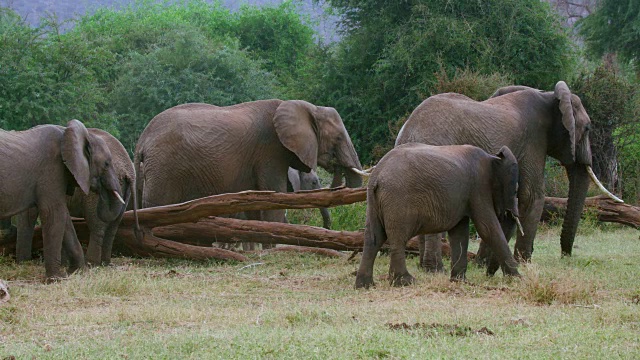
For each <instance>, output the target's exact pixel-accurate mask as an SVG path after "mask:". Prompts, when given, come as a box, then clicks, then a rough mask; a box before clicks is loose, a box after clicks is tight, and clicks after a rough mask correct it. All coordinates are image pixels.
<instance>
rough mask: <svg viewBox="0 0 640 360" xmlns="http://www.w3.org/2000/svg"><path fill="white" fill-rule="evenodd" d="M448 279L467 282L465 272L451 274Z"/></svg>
mask: <svg viewBox="0 0 640 360" xmlns="http://www.w3.org/2000/svg"><path fill="white" fill-rule="evenodd" d="M449 281H451V282H463V283H466V282H467V274H466V273H461V274H455V275H454V274H451V277H450V278H449Z"/></svg>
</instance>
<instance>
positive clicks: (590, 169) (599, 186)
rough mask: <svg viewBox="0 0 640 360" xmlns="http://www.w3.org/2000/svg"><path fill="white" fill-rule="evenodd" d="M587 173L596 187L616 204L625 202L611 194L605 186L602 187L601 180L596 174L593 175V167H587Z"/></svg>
mask: <svg viewBox="0 0 640 360" xmlns="http://www.w3.org/2000/svg"><path fill="white" fill-rule="evenodd" d="M587 172H588V173H589V176H590V177H591V180H592V181H593V183H594V184H596V186H598V189H600V191H602V192H603V193H604V194H605V195H607V196H608V197H609V198H611V199H612V200H613V201H615V202H619V203H623V202H624V201H623V200H622V199H620V198H619V197H617V196H615V195H613V194H612V193H611V192H609V190H607V188H605V187H604V185H602V183H601V182H600V180H598V178H597V177H596V174H594V173H593V169H592V168H591V166H587Z"/></svg>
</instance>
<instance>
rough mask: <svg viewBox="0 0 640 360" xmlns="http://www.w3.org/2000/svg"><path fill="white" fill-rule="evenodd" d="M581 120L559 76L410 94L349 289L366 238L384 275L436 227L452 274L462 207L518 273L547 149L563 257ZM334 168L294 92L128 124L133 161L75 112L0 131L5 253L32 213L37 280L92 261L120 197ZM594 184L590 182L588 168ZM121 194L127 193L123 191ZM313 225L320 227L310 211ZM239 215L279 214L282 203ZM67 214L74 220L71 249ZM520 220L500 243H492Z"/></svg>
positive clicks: (362, 279) (187, 196)
mask: <svg viewBox="0 0 640 360" xmlns="http://www.w3.org/2000/svg"><path fill="white" fill-rule="evenodd" d="M589 127H590V120H589V117H588V115H587V114H586V111H585V109H584V107H583V106H582V104H581V102H580V99H579V98H578V97H577V96H576V95H573V94H572V93H571V92H570V90H569V88H568V87H567V85H566V84H565V83H564V82H562V81H560V82H558V83H557V85H556V87H555V89H554V91H551V92H543V91H539V90H536V89H532V88H528V87H524V86H512V87H506V88H501V89H498V90H497V91H496V92H495V94H494V95H493V96H492V97H491V98H490V99H488V100H486V101H483V102H477V101H474V100H472V99H469V98H467V97H465V96H463V95H459V94H453V93H448V94H440V95H436V96H432V97H430V98H428V99H426V100H425V101H424V102H423V103H422V104H420V105H419V106H418V107H417V108H416V109H415V110H414V111H413V113H412V114H411V116H410V117H409V118H408V120H407V121H406V123H405V124H404V126H403V127H402V130H401V131H400V133H399V134H398V137H397V139H396V147H395V148H394V149H392V150H391V151H389V152H388V153H387V154H386V155H385V156H384V157H383V158H382V159H381V160H380V162H379V163H378V164H377V165H376V166H375V167H374V168H373V170H372V172H371V174H370V179H369V182H368V186H367V219H366V227H365V242H364V249H363V256H362V260H361V263H360V267H359V269H358V271H357V275H356V287H357V288H360V287H365V288H366V287H370V286H372V285H373V284H374V283H373V264H374V260H375V257H376V254H377V252H378V250H379V249H380V248H381V246H382V245H383V244H384V243H385V242H386V240H387V239H389V245H390V260H391V263H390V269H389V274H390V279H391V282H392V283H393V284H394V285H407V284H411V283H412V282H413V281H414V278H413V277H412V276H411V275H410V274H409V273H408V271H407V268H406V263H405V244H406V242H407V241H408V240H409V238H411V237H413V236H415V235H420V250H421V251H420V265H421V266H422V267H423V268H424V269H425V270H431V271H440V270H442V265H441V264H442V260H441V254H440V253H439V249H440V247H439V239H437V237H436V236H434V234H437V233H440V232H448V235H449V239H450V242H451V248H452V262H451V263H452V270H451V277H452V279H460V280H463V279H464V277H465V271H466V261H467V260H466V250H467V246H468V238H469V236H468V232H469V220H472V221H473V222H474V224H475V226H476V228H477V231H478V233H479V234H480V236H481V237H482V239H483V242H482V246H484V247H485V249H484V250H485V252H486V253H489V254H490V255H489V261H488V269H487V273H488V274H489V275H492V274H493V273H495V272H496V271H497V269H498V267H501V268H502V270H503V272H504V273H505V274H506V275H516V276H517V275H518V270H517V261H516V260H524V261H528V260H529V259H530V258H531V254H532V252H533V239H534V237H535V233H536V225H537V222H538V219H539V218H540V214H541V212H542V206H543V204H544V187H543V180H544V178H543V177H544V164H545V157H546V156H547V155H549V156H552V157H554V158H556V159H558V160H559V161H560V162H561V163H562V165H563V166H565V168H566V169H567V173H568V176H569V181H570V190H569V205H568V210H567V216H566V217H565V221H564V223H563V228H562V235H561V245H562V254H563V255H570V254H571V248H572V243H573V240H574V238H575V234H576V228H577V225H578V220H579V217H580V213H581V212H582V207H583V204H584V199H585V197H586V191H587V188H588V186H589V181H590V180H589V174H592V172H591V171H590V165H591V149H590V145H589ZM318 166H320V167H322V168H324V169H326V170H327V171H329V172H330V173H332V174H333V175H334V180H333V183H332V185H331V186H332V187H335V186H339V185H341V184H342V178H343V177H344V179H345V184H346V186H348V187H360V186H362V183H363V180H362V175H363V172H362V166H361V164H360V161H359V159H358V155H357V153H356V151H355V148H354V146H353V144H352V142H351V138H350V137H349V134H348V132H347V129H346V128H345V126H344V124H343V122H342V119H341V118H340V115H339V114H338V112H337V111H336V110H335V109H334V108H331V107H322V106H316V105H313V104H311V103H308V102H306V101H302V100H289V101H282V100H275V99H274V100H259V101H253V102H247V103H242V104H237V105H233V106H226V107H218V106H214V105H209V104H201V103H189V104H183V105H178V106H175V107H172V108H170V109H167V110H165V111H163V112H161V113H160V114H158V115H156V116H155V117H154V118H153V119H152V120H151V121H150V122H149V124H148V125H147V127H146V128H145V130H144V131H143V132H142V134H141V135H140V138H139V140H138V143H137V145H136V148H135V152H134V160H133V162H132V161H131V160H130V158H129V155H128V154H127V152H126V151H125V149H124V147H123V146H122V145H121V144H120V143H119V142H118V140H116V139H115V138H114V137H113V136H111V135H109V134H108V133H106V132H104V131H102V130H99V129H87V128H85V126H84V125H83V124H82V123H81V122H80V121H78V120H71V121H69V123H68V124H67V126H66V127H62V126H55V125H41V126H37V127H34V128H32V129H29V130H25V131H0V218H9V217H11V216H14V215H15V216H16V224H17V231H18V236H17V239H18V240H17V244H16V249H17V251H16V259H17V261H22V260H27V259H29V258H30V257H31V237H32V235H33V227H34V225H35V221H36V219H37V217H38V215H39V216H40V219H41V222H42V229H43V245H44V249H43V254H44V263H45V272H46V278H47V280H56V279H58V278H61V277H64V276H65V274H64V271H62V270H61V265H62V262H61V261H62V260H61V259H62V254H63V253H65V254H66V255H67V257H68V259H69V264H68V266H69V268H68V272H73V271H75V270H77V269H79V268H81V267H83V266H84V265H85V263H87V264H90V265H100V264H103V265H104V264H108V263H109V262H110V258H111V247H112V244H113V239H114V236H115V232H116V229H117V227H118V224H119V221H120V219H121V218H122V215H123V213H124V211H125V209H127V207H131V205H133V208H134V209H137V208H138V206H141V207H151V206H160V205H168V204H175V203H179V202H184V201H188V200H192V199H196V198H200V197H205V196H209V195H214V194H221V193H230V192H239V191H244V190H272V191H278V192H285V191H287V190H288V188H289V190H290V191H291V190H298V189H309V188H317V187H319V183H318V178H317V175H316V174H315V169H316V168H317V167H318ZM593 179H594V181H597V179H595V177H593ZM130 203H132V204H130ZM321 211H322V215H323V223H324V226H325V227H327V228H329V227H330V226H331V222H330V218H329V216H328V211H327V210H326V209H321ZM244 215H245V216H246V218H248V219H252V220H263V221H277V222H283V221H286V218H285V213H284V211H283V210H270V211H250V212H247V213H245V214H244ZM71 216H77V217H84V218H85V219H86V221H87V224H88V226H89V230H90V233H91V234H90V242H89V245H88V248H87V254H86V257H85V255H84V253H83V250H82V247H81V245H80V243H79V241H78V239H77V236H76V233H75V230H74V228H73V224H72V222H71ZM520 220H522V226H521V228H520V231H519V233H518V235H517V240H516V243H515V254H512V253H511V251H510V250H509V247H508V240H509V238H510V237H511V236H512V235H513V234H514V232H515V229H516V225H518V227H520Z"/></svg>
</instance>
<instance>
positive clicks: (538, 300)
mask: <svg viewBox="0 0 640 360" xmlns="http://www.w3.org/2000/svg"><path fill="white" fill-rule="evenodd" d="M523 270H524V271H523V278H522V281H521V282H520V284H518V285H517V286H516V292H517V294H518V295H519V296H520V297H521V298H522V299H523V300H525V301H527V302H531V303H534V304H538V305H551V304H565V305H570V304H572V305H593V304H595V303H596V302H597V301H598V300H599V297H598V288H599V286H598V283H597V282H591V281H585V280H584V279H583V278H581V276H580V274H578V273H576V272H575V271H572V270H567V271H566V272H564V273H561V274H553V273H549V271H547V272H546V274H545V273H544V271H543V270H542V269H541V268H540V266H539V265H536V264H528V265H526V266H523Z"/></svg>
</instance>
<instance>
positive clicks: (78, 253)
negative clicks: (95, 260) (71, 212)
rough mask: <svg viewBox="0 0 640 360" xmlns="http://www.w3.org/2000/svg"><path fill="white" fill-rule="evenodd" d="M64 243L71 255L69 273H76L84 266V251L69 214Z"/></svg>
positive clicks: (65, 249)
mask: <svg viewBox="0 0 640 360" xmlns="http://www.w3.org/2000/svg"><path fill="white" fill-rule="evenodd" d="M62 245H63V247H64V251H65V252H66V254H67V256H68V257H69V269H68V272H69V274H72V273H74V272H75V271H76V270H78V269H82V268H83V267H84V253H83V251H82V245H80V241H78V235H77V234H76V229H75V228H74V227H73V221H71V217H70V216H67V221H66V225H65V230H64V238H63V242H62Z"/></svg>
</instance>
